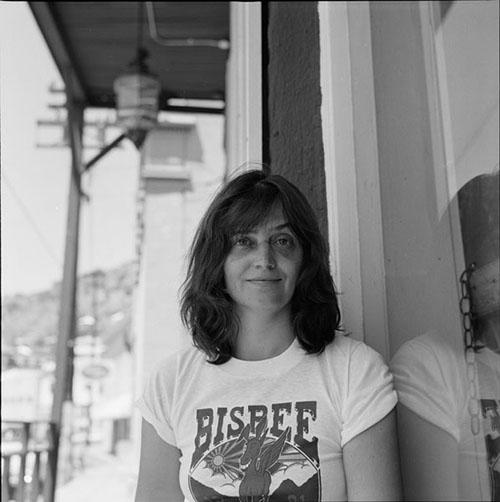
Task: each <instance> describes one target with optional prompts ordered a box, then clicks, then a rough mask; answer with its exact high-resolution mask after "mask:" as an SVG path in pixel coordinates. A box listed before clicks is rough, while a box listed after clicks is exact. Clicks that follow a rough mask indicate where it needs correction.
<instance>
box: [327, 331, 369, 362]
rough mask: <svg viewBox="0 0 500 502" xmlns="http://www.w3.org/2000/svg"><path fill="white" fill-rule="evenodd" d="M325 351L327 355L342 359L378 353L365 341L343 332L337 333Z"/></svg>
mask: <svg viewBox="0 0 500 502" xmlns="http://www.w3.org/2000/svg"><path fill="white" fill-rule="evenodd" d="M325 352H326V354H327V355H328V356H329V357H333V358H338V357H340V358H342V359H346V358H347V359H349V358H351V357H364V356H367V355H373V354H374V355H378V352H376V351H375V350H374V349H372V348H371V347H370V346H369V345H367V344H366V343H364V342H362V341H360V340H356V339H354V338H352V337H351V336H349V335H346V334H344V333H337V335H336V336H335V339H334V340H333V342H332V343H330V344H328V345H327V346H326V349H325Z"/></svg>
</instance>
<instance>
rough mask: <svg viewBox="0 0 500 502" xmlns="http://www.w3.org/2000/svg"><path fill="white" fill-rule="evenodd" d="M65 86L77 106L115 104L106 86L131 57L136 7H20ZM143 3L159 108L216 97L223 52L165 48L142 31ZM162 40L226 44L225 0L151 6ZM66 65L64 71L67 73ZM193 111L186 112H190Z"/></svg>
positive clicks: (220, 90) (220, 91)
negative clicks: (33, 24) (44, 44)
mask: <svg viewBox="0 0 500 502" xmlns="http://www.w3.org/2000/svg"><path fill="white" fill-rule="evenodd" d="M28 3H29V6H30V8H31V11H32V12H33V15H34V17H35V20H36V22H37V24H38V26H39V28H40V30H41V32H42V34H43V36H44V38H45V40H46V42H47V44H48V47H49V50H50V52H51V53H52V56H53V58H54V60H55V62H56V65H57V67H58V68H59V71H60V72H61V75H62V77H63V80H65V83H66V87H68V80H67V79H68V75H70V74H72V75H73V77H72V83H71V87H72V89H73V90H72V92H73V95H74V97H75V98H76V99H77V100H80V101H82V102H83V103H84V105H85V106H90V107H97V108H101V107H104V108H112V107H114V106H115V100H114V92H113V81H114V79H115V78H116V77H117V76H118V75H119V74H120V73H121V72H123V71H124V70H125V69H126V67H127V65H128V63H130V61H131V60H132V59H133V58H134V57H135V53H136V47H137V32H138V29H137V19H138V2H28ZM140 3H141V4H142V5H143V14H142V20H143V36H142V38H143V46H144V47H145V48H146V49H147V50H148V51H149V55H150V57H149V59H148V60H147V62H148V65H149V68H150V70H151V71H152V72H153V73H155V74H156V75H157V76H158V77H159V79H160V82H161V88H162V91H161V95H160V109H161V110H174V109H177V108H178V107H176V106H172V105H170V104H169V103H168V100H169V99H170V98H180V99H203V100H224V98H225V71H226V60H227V57H228V50H221V49H219V48H214V47H199V46H198V47H196V46H192V47H166V46H163V45H160V44H158V43H157V42H155V41H154V40H153V39H152V38H151V36H150V34H149V33H150V32H149V28H148V18H147V13H146V5H145V4H146V2H140ZM152 4H153V6H154V12H155V17H156V27H157V32H158V34H159V35H160V36H161V37H162V38H164V37H166V38H175V39H188V38H203V39H215V40H221V39H223V40H229V2H152ZM68 68H71V69H72V71H71V72H68ZM193 111H194V110H193Z"/></svg>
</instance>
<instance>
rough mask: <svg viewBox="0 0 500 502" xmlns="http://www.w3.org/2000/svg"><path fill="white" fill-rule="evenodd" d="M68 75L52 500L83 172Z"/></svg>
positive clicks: (78, 109)
mask: <svg viewBox="0 0 500 502" xmlns="http://www.w3.org/2000/svg"><path fill="white" fill-rule="evenodd" d="M71 80H72V79H71V78H66V79H65V84H66V95H67V109H68V132H69V140H70V147H71V176H70V183H69V199H68V216H67V223H66V245H65V252H64V270H63V279H62V284H61V299H60V302H61V303H60V305H61V306H60V314H59V336H58V339H57V347H56V371H55V386H54V400H53V403H52V414H51V421H52V423H53V424H54V425H53V427H54V454H53V456H52V459H51V465H50V469H51V471H52V481H53V482H52V486H51V497H50V500H54V495H55V489H56V484H57V464H58V457H59V446H60V436H61V431H62V417H63V405H64V402H65V401H67V400H69V401H70V400H71V399H72V392H71V390H72V382H73V368H72V366H73V344H74V337H75V327H76V319H75V307H76V285H77V269H78V233H79V225H80V196H81V186H80V183H81V179H80V178H81V173H82V131H83V110H84V107H83V104H82V103H81V102H78V101H76V100H75V98H74V95H73V93H72V92H71V85H68V84H70V83H71Z"/></svg>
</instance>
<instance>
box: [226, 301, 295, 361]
mask: <svg viewBox="0 0 500 502" xmlns="http://www.w3.org/2000/svg"><path fill="white" fill-rule="evenodd" d="M238 316H239V321H240V330H239V333H238V337H237V339H236V346H235V351H234V352H235V353H234V355H235V357H237V358H238V359H243V360H246V361H260V360H263V359H269V358H271V357H276V356H278V355H279V354H281V353H282V352H284V351H285V350H286V349H287V348H288V347H289V346H290V344H291V343H292V341H293V339H294V337H295V335H294V332H293V326H292V320H291V315H290V311H289V310H288V309H287V310H285V311H282V312H278V313H276V314H273V315H270V316H266V315H265V314H259V315H254V314H253V313H252V312H240V313H239V314H238Z"/></svg>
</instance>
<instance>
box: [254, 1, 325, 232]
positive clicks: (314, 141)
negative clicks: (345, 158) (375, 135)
mask: <svg viewBox="0 0 500 502" xmlns="http://www.w3.org/2000/svg"><path fill="white" fill-rule="evenodd" d="M264 40H265V39H264ZM267 41H268V47H267V51H268V52H267V54H266V56H267V58H264V59H268V65H267V75H266V76H267V82H268V89H267V93H268V94H267V97H268V103H267V117H268V123H267V124H266V126H267V130H268V138H267V139H268V142H269V143H268V145H269V152H268V155H269V162H270V167H271V171H272V172H273V173H276V174H281V175H283V176H285V177H286V178H287V179H289V180H290V181H291V182H292V183H295V184H296V185H297V186H298V187H300V189H301V190H302V191H303V192H304V193H305V195H306V196H307V198H308V200H309V201H310V203H311V205H312V206H313V208H314V210H315V211H316V214H317V216H318V218H319V221H320V226H321V229H322V231H323V235H324V236H325V237H326V238H327V237H328V230H327V228H328V227H327V206H326V192H325V172H324V153H323V140H322V130H321V89H320V52H319V18H318V8H317V2H269V4H268V26H267ZM265 50H266V48H265V47H264V51H265ZM264 71H266V68H264ZM265 80H266V79H264V81H265ZM263 106H266V103H263ZM264 130H266V127H265V128H264Z"/></svg>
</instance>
